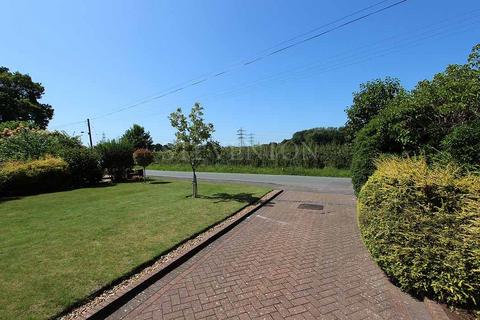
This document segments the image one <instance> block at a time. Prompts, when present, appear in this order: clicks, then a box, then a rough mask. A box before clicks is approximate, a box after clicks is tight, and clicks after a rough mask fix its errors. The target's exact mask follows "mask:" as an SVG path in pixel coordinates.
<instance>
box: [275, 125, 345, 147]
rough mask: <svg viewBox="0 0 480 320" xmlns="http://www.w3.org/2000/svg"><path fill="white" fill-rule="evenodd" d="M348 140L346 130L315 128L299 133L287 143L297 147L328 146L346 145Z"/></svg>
mask: <svg viewBox="0 0 480 320" xmlns="http://www.w3.org/2000/svg"><path fill="white" fill-rule="evenodd" d="M346 140H347V137H346V134H345V128H343V127H342V128H333V127H329V128H313V129H308V130H302V131H297V132H295V133H294V134H293V136H292V139H290V140H286V141H284V142H283V143H285V142H291V143H293V144H296V145H301V144H307V145H326V144H344V143H345V142H346Z"/></svg>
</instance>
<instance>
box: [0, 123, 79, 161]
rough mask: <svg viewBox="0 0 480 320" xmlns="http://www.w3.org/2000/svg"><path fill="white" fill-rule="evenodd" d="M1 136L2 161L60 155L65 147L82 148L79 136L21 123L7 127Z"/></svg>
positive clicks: (0, 158) (0, 155)
mask: <svg viewBox="0 0 480 320" xmlns="http://www.w3.org/2000/svg"><path fill="white" fill-rule="evenodd" d="M7 131H8V134H7V133H6V134H5V135H4V136H2V137H0V162H4V161H15V160H16V161H27V160H32V159H40V158H42V157H44V156H45V155H53V156H58V155H60V153H61V152H62V151H63V150H64V149H65V148H81V147H82V144H81V143H80V140H79V139H78V138H77V137H70V136H68V135H67V134H65V133H61V132H49V131H45V130H39V129H35V128H30V127H28V126H23V125H20V126H19V127H17V128H15V129H6V132H7Z"/></svg>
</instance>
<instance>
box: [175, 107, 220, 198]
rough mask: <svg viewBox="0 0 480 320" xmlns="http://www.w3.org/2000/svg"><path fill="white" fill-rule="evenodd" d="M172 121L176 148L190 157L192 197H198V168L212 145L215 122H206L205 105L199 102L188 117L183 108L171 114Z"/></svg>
mask: <svg viewBox="0 0 480 320" xmlns="http://www.w3.org/2000/svg"><path fill="white" fill-rule="evenodd" d="M169 119H170V123H171V124H172V127H174V128H175V129H177V132H176V133H175V137H176V141H175V150H176V151H177V152H183V153H184V154H186V156H187V157H188V162H189V163H190V166H191V167H192V172H193V179H192V197H193V198H196V197H197V190H198V188H197V174H196V170H197V167H198V165H199V164H200V163H201V161H202V160H203V159H204V158H205V157H206V156H207V154H208V152H209V150H210V149H209V145H212V144H213V143H212V142H213V141H212V140H211V137H212V133H213V132H214V131H215V130H214V128H213V124H211V123H205V121H204V119H203V107H202V106H200V104H199V103H198V102H197V103H195V105H194V106H193V108H192V110H191V111H190V114H189V115H188V117H187V116H186V115H185V114H183V112H182V109H180V108H178V109H177V111H175V112H173V113H172V114H170V117H169Z"/></svg>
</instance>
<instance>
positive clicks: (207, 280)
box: [110, 179, 431, 319]
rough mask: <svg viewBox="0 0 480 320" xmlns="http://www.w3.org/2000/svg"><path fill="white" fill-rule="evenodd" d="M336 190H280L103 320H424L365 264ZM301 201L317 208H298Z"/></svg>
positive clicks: (346, 194)
mask: <svg viewBox="0 0 480 320" xmlns="http://www.w3.org/2000/svg"><path fill="white" fill-rule="evenodd" d="M327 181H329V182H328V183H332V180H331V179H329V180H327ZM345 181H346V182H345ZM269 183H271V181H269ZM334 184H335V183H334ZM335 186H336V187H334V188H331V190H334V191H333V192H328V191H329V189H328V188H326V187H325V186H324V185H323V186H319V188H317V189H315V188H312V186H310V185H309V186H308V188H304V189H302V188H300V187H299V186H298V185H295V186H293V187H292V186H288V185H286V186H284V188H285V189H286V190H285V192H284V193H282V194H281V195H280V196H278V197H277V198H276V199H275V200H274V201H273V202H271V203H270V204H268V205H267V206H265V207H263V208H261V209H260V210H259V211H257V212H256V213H255V214H253V215H252V216H250V217H249V218H248V219H247V220H245V221H244V222H242V223H241V224H240V225H238V226H237V227H235V228H234V229H233V230H232V231H230V232H229V233H227V234H225V235H224V236H222V237H221V238H220V239H218V240H217V241H215V242H214V243H212V244H211V245H210V246H208V247H207V248H205V249H204V250H202V251H201V252H200V253H198V254H197V255H195V256H194V257H193V258H191V259H190V260H188V261H187V262H186V263H184V264H183V265H182V266H180V267H179V268H177V269H176V270H174V271H173V272H171V273H169V274H168V275H167V276H165V277H164V278H162V279H160V280H159V281H157V282H156V283H154V284H153V285H152V286H150V287H149V288H147V289H146V290H145V291H143V292H142V293H140V294H139V295H138V296H136V297H135V298H134V299H133V300H131V301H130V302H128V303H127V304H125V305H124V306H123V307H122V308H120V309H118V310H117V311H116V312H115V313H113V314H112V315H111V316H110V318H111V319H431V318H430V316H429V314H428V312H427V310H426V309H425V307H424V304H423V303H422V302H418V301H416V300H414V299H412V298H411V297H409V296H408V295H406V294H404V293H402V292H401V291H400V290H399V289H397V288H396V287H394V286H393V285H392V284H390V283H389V281H388V280H387V279H386V277H385V276H384V274H383V273H382V271H381V270H380V269H379V268H378V267H377V266H376V264H375V263H374V262H373V261H372V260H371V258H370V255H369V253H368V252H367V250H366V249H365V247H364V245H363V243H362V241H361V239H360V235H359V230H358V228H357V224H356V217H355V198H354V196H353V194H352V191H351V185H350V184H349V181H348V180H345V179H344V180H339V181H337V184H335ZM339 186H343V187H339ZM302 203H308V204H319V205H323V206H324V209H323V210H321V211H319V210H311V209H299V208H298V206H299V205H300V204H302Z"/></svg>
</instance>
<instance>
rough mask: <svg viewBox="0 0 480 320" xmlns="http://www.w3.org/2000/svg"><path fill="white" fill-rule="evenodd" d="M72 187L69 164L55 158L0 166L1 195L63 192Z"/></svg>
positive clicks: (14, 162) (6, 163)
mask: <svg viewBox="0 0 480 320" xmlns="http://www.w3.org/2000/svg"><path fill="white" fill-rule="evenodd" d="M69 185H70V174H69V172H68V164H67V163H66V162H65V161H64V160H62V159H60V158H54V157H47V158H45V159H40V160H32V161H27V162H20V161H10V162H5V163H3V164H2V165H1V166H0V193H1V194H2V195H26V194H35V193H42V192H49V191H56V190H62V189H64V188H66V187H68V186H69Z"/></svg>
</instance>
